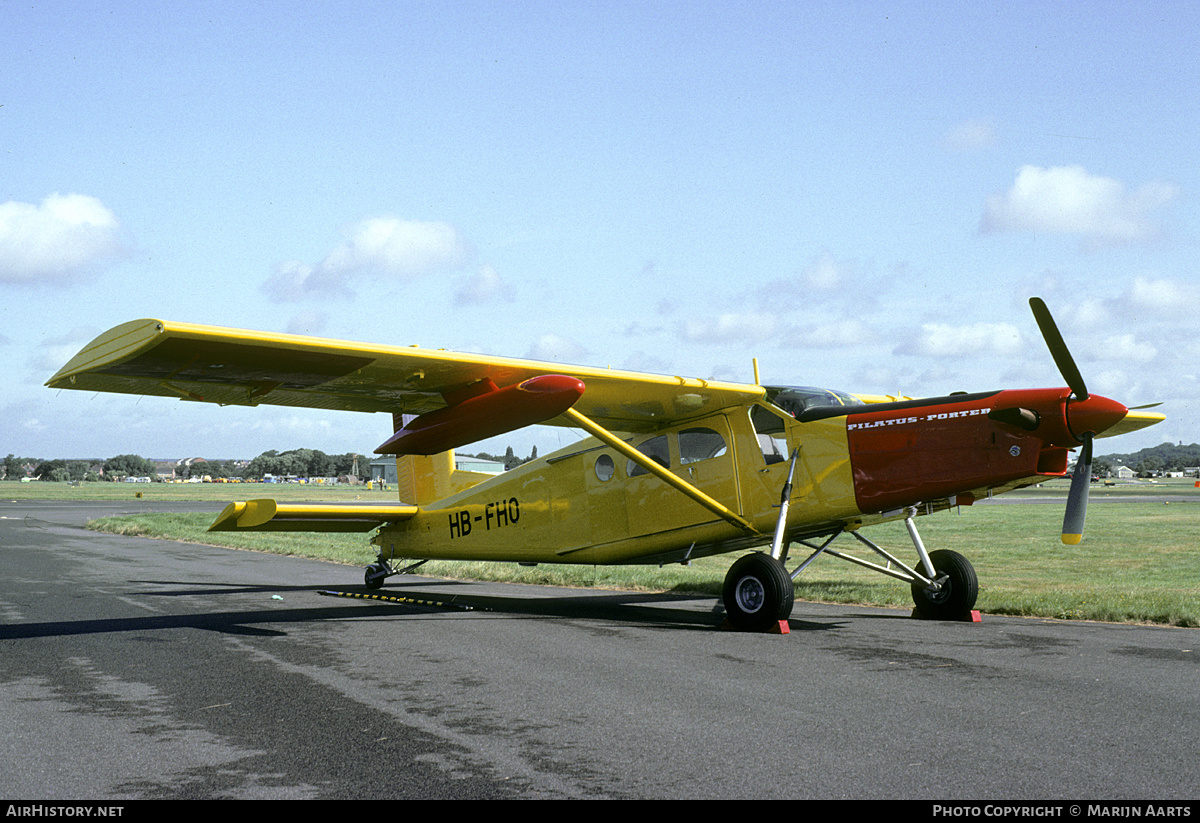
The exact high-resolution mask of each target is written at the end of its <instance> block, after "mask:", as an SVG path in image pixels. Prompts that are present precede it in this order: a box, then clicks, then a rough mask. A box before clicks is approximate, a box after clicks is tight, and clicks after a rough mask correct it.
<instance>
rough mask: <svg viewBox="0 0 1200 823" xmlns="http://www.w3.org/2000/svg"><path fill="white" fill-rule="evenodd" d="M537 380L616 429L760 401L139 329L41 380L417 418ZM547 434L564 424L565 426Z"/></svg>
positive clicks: (446, 360)
mask: <svg viewBox="0 0 1200 823" xmlns="http://www.w3.org/2000/svg"><path fill="white" fill-rule="evenodd" d="M542 374H565V375H569V376H572V377H577V378H578V379H580V380H582V381H583V382H584V384H585V385H586V387H587V388H586V390H585V392H584V394H583V397H581V398H580V400H579V401H578V402H577V403H576V404H575V408H576V409H578V410H579V411H580V412H582V413H583V414H585V415H587V416H588V417H590V418H592V419H593V420H595V421H596V422H598V423H600V424H601V425H604V426H606V427H608V428H612V429H615V430H618V431H627V432H640V431H652V430H654V429H657V428H659V427H661V426H665V425H670V424H672V423H675V422H678V421H681V420H687V419H689V418H692V417H699V416H701V415H706V414H711V413H712V412H714V411H717V410H719V409H722V408H726V407H729V406H735V405H740V404H744V403H748V402H752V401H754V400H757V399H759V398H760V397H762V395H763V389H762V387H760V386H755V385H749V384H738V383H718V382H713V381H706V380H698V379H694V378H693V379H685V378H682V377H669V376H664V375H653V374H642V373H638V372H624V371H615V370H612V369H599V368H590V367H585V366H564V365H560V364H556V363H539V362H535V361H530V360H517V359H512V358H504V357H489V356H486V355H475V354H461V353H456V352H448V351H433V350H430V349H421V348H417V347H415V346H414V347H403V346H382V345H371V344H365V343H351V342H346V341H341V340H327V339H323V338H317V337H301V336H298V335H290V334H272V333H269V332H258V331H244V330H239V329H225V328H218V327H215V326H200V325H194V324H188V323H167V322H164V321H161V320H135V321H133V322H130V323H125V324H123V325H120V326H117V327H116V328H114V329H111V330H109V331H107V332H105V333H104V334H102V335H100V336H99V337H97V338H96V339H95V340H93V341H92V342H91V343H89V344H88V345H87V346H85V347H84V348H83V349H82V350H81V351H80V352H79V354H77V355H75V357H73V358H72V359H71V361H70V362H69V363H67V364H66V365H65V366H63V367H62V369H60V370H59V372H58V373H57V374H56V375H54V377H52V378H50V380H49V381H48V382H47V383H46V385H47V386H50V387H51V388H64V389H80V390H83V391H104V392H121V393H126V394H143V395H159V396H164V397H179V398H182V399H185V400H196V401H204V402H210V403H218V404H221V405H248V406H255V405H258V404H260V403H265V404H269V405H277V406H303V407H308V408H318V409H336V410H342V411H359V412H392V413H403V414H424V413H426V412H430V411H434V410H436V409H440V408H442V407H444V406H445V405H446V402H445V401H444V400H443V395H445V394H447V393H453V392H455V391H457V390H461V389H463V388H466V387H468V386H470V385H471V384H472V383H475V382H477V381H479V380H483V379H485V378H486V379H490V380H491V381H492V382H493V383H495V384H496V385H497V386H499V387H504V386H509V385H512V384H514V383H519V382H521V381H524V380H527V379H529V378H531V377H536V376H538V375H542ZM547 423H548V424H549V425H570V423H569V422H568V421H566V420H565V419H563V418H562V417H558V418H555V419H553V420H550V421H547Z"/></svg>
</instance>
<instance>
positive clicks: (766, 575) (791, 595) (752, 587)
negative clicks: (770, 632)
mask: <svg viewBox="0 0 1200 823" xmlns="http://www.w3.org/2000/svg"><path fill="white" fill-rule="evenodd" d="M723 593H724V600H725V614H726V615H727V616H728V617H729V623H730V625H732V626H733V627H734V628H735V629H741V630H742V631H764V630H766V629H769V628H770V627H771V626H774V625H775V624H777V623H778V622H779V621H780V620H787V619H788V617H789V616H790V615H791V613H792V604H793V603H794V602H795V599H796V589H795V587H794V586H793V585H792V578H791V577H790V576H788V573H787V569H785V568H784V567H783V564H782V563H780V562H779V561H778V560H776V559H775V558H773V557H771V555H769V554H763V553H762V552H755V553H754V554H748V555H746V556H745V557H742V558H740V559H738V561H737V562H736V563H734V564H733V565H732V566H730V568H729V573H728V574H726V575H725V586H724V590H723Z"/></svg>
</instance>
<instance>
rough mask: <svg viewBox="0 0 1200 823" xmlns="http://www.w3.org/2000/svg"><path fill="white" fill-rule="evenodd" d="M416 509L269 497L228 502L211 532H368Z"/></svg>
mask: <svg viewBox="0 0 1200 823" xmlns="http://www.w3.org/2000/svg"><path fill="white" fill-rule="evenodd" d="M417 511H418V508H417V507H416V506H409V505H407V504H404V503H366V504H360V503H279V502H277V501H275V500H271V499H260V500H247V501H245V502H239V503H230V504H229V505H228V506H226V507H225V510H224V511H223V512H221V514H220V515H218V516H217V519H216V520H215V521H213V524H212V525H211V526H209V527H208V530H209V531H210V532H233V531H259V532H367V531H370V530H371V529H373V528H375V527H377V526H381V525H383V524H384V523H388V522H392V521H396V520H407V519H409V518H410V517H412V516H413V515H415V514H416V513H417Z"/></svg>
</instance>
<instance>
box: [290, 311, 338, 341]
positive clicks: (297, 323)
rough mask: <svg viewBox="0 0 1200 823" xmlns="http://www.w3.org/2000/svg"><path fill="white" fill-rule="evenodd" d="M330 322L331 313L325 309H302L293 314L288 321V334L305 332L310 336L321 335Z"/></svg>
mask: <svg viewBox="0 0 1200 823" xmlns="http://www.w3.org/2000/svg"><path fill="white" fill-rule="evenodd" d="M328 322H329V315H328V314H326V313H325V312H323V311H314V310H309V311H302V312H300V313H298V314H296V315H293V317H292V319H291V320H289V321H288V324H287V333H288V334H305V335H308V336H310V337H313V336H316V335H319V334H320V333H321V332H322V331H323V330H324V328H325V324H326V323H328Z"/></svg>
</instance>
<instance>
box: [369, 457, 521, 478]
mask: <svg viewBox="0 0 1200 823" xmlns="http://www.w3.org/2000/svg"><path fill="white" fill-rule="evenodd" d="M454 468H456V469H458V470H459V471H465V472H480V473H482V474H504V464H503V463H501V462H500V461H498V460H484V459H483V458H482V457H471V456H469V455H465V454H463V455H458V454H456V455H454ZM371 482H372V483H385V484H387V485H388V486H395V485H396V459H395V458H394V457H380V458H378V459H376V460H372V461H371Z"/></svg>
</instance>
